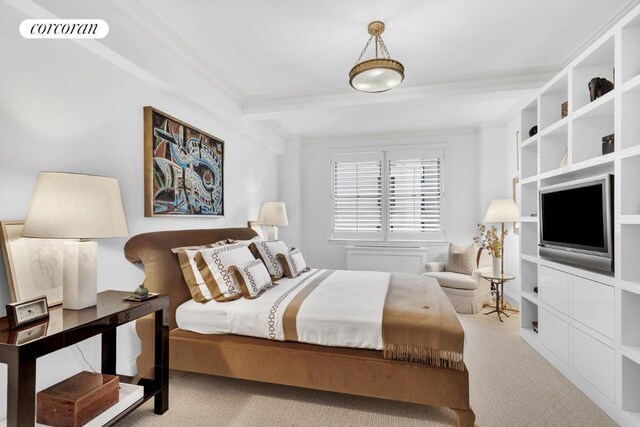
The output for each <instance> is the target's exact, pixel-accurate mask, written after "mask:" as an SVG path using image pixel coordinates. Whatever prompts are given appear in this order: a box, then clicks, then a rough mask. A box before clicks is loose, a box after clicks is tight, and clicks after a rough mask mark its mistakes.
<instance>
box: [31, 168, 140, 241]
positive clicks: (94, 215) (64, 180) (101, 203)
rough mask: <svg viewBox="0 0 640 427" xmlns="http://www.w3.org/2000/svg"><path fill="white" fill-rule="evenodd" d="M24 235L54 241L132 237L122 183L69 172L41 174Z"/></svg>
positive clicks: (34, 192)
mask: <svg viewBox="0 0 640 427" xmlns="http://www.w3.org/2000/svg"><path fill="white" fill-rule="evenodd" d="M22 235H23V236H24V237H40V238H53V239H58V238H60V239H100V238H108V237H124V236H128V235H129V231H128V229H127V220H126V217H125V214H124V207H123V206H122V195H121V194H120V185H119V184H118V180H117V179H115V178H106V177H102V176H95V175H84V174H76V173H67V172H40V173H39V174H38V178H37V180H36V186H35V189H34V191H33V195H32V196H31V204H30V205H29V211H28V212H27V218H26V219H25V222H24V229H23V231H22Z"/></svg>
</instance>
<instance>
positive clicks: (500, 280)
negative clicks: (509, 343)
mask: <svg viewBox="0 0 640 427" xmlns="http://www.w3.org/2000/svg"><path fill="white" fill-rule="evenodd" d="M480 277H482V278H483V279H486V280H488V281H489V283H491V293H492V294H494V295H495V296H496V308H495V310H492V311H490V312H488V313H485V315H488V314H492V313H498V319H500V321H501V322H504V320H502V317H500V315H501V314H504V315H505V316H507V317H509V315H508V314H507V313H505V312H504V284H505V283H506V282H509V281H511V280H514V279H515V277H514V276H510V275H508V274H497V275H496V274H481V275H480Z"/></svg>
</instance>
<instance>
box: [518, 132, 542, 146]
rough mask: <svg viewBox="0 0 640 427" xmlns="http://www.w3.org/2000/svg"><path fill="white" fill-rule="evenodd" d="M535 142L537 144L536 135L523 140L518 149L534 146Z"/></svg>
mask: <svg viewBox="0 0 640 427" xmlns="http://www.w3.org/2000/svg"><path fill="white" fill-rule="evenodd" d="M536 142H538V134H535V135H533V136H532V137H529V138H527V139H525V140H524V141H522V143H521V144H520V148H525V147H528V146H530V145H535V144H536Z"/></svg>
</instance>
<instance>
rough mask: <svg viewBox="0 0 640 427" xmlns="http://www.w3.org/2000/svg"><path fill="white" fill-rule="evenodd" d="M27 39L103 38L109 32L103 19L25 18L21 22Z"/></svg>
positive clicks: (23, 34)
mask: <svg viewBox="0 0 640 427" xmlns="http://www.w3.org/2000/svg"><path fill="white" fill-rule="evenodd" d="M20 34H21V35H22V37H24V38H25V39H101V38H104V37H106V35H107V34H109V24H107V23H106V22H105V21H103V20H102V19H25V20H24V21H22V23H21V24H20Z"/></svg>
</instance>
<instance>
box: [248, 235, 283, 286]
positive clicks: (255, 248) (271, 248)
mask: <svg viewBox="0 0 640 427" xmlns="http://www.w3.org/2000/svg"><path fill="white" fill-rule="evenodd" d="M249 249H251V252H252V253H253V255H254V256H255V257H256V258H260V259H261V260H262V262H264V265H265V266H266V267H267V270H268V271H269V274H270V275H271V278H272V279H279V278H281V277H282V276H283V275H284V268H283V267H282V263H281V262H280V260H278V258H277V257H276V255H277V254H283V253H285V254H286V253H288V252H289V248H288V247H287V245H285V244H284V242H283V241H282V240H262V241H259V242H253V243H251V245H249Z"/></svg>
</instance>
